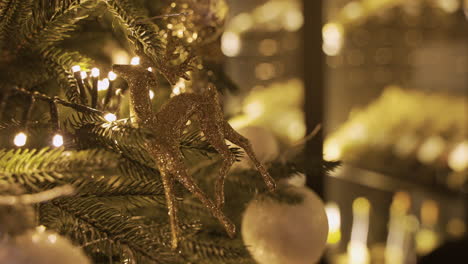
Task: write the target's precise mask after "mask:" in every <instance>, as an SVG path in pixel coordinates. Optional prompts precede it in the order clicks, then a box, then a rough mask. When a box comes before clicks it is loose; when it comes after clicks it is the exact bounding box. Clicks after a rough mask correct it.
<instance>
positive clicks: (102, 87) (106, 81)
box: [98, 78, 109, 91]
mask: <svg viewBox="0 0 468 264" xmlns="http://www.w3.org/2000/svg"><path fill="white" fill-rule="evenodd" d="M108 88H109V79H107V78H104V79H103V80H102V81H101V80H99V81H98V91H105V90H107V89H108Z"/></svg>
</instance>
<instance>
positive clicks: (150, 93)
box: [149, 90, 154, 100]
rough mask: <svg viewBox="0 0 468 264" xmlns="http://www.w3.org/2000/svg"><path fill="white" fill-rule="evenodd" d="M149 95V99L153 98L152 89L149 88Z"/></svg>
mask: <svg viewBox="0 0 468 264" xmlns="http://www.w3.org/2000/svg"><path fill="white" fill-rule="evenodd" d="M149 97H150V99H151V100H152V99H153V98H154V92H153V90H149Z"/></svg>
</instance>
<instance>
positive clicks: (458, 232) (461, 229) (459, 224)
mask: <svg viewBox="0 0 468 264" xmlns="http://www.w3.org/2000/svg"><path fill="white" fill-rule="evenodd" d="M447 233H448V234H449V235H450V236H452V237H453V238H461V237H463V236H464V235H465V233H466V224H465V222H464V221H463V219H460V218H452V219H450V220H449V221H448V223H447Z"/></svg>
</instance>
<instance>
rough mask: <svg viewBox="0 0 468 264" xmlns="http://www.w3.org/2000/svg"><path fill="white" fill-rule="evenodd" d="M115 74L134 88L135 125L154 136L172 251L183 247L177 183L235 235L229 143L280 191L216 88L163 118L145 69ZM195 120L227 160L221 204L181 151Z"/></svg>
mask: <svg viewBox="0 0 468 264" xmlns="http://www.w3.org/2000/svg"><path fill="white" fill-rule="evenodd" d="M114 71H115V72H116V73H117V74H119V75H120V76H122V77H123V78H124V79H126V80H127V82H128V84H129V87H130V105H131V108H130V109H131V118H132V121H134V122H135V123H136V125H137V126H141V127H146V128H149V129H151V130H153V131H154V138H153V139H152V140H151V141H150V142H148V143H147V149H148V152H149V153H150V154H151V156H152V157H153V158H154V160H155V162H156V166H157V167H158V169H159V171H160V173H161V178H162V181H163V185H164V190H165V196H166V200H167V204H168V209H169V212H168V214H169V219H170V224H171V231H172V247H173V248H176V247H177V244H178V233H179V228H178V219H177V207H176V205H175V203H176V201H175V195H174V180H177V181H178V182H180V183H181V184H182V185H183V186H184V187H185V188H187V189H188V190H189V191H190V192H191V193H192V194H193V195H195V197H197V198H198V199H199V200H200V201H201V202H202V203H203V205H204V206H205V207H206V208H207V209H208V210H210V211H211V213H212V215H213V216H214V217H216V218H217V219H218V220H219V221H220V222H221V223H222V224H223V226H224V228H225V229H226V231H227V233H228V234H229V236H231V237H232V236H234V235H235V225H234V224H233V223H232V222H231V221H230V220H229V219H228V218H227V217H226V216H225V215H224V213H223V212H222V211H221V208H222V206H223V204H224V180H225V178H226V175H227V173H228V171H229V169H230V167H231V166H232V164H233V163H234V162H235V157H234V155H233V154H232V153H231V152H230V150H229V148H228V146H227V145H226V143H225V140H228V141H230V142H232V143H234V144H236V145H238V146H239V147H241V148H243V149H244V151H245V152H246V153H247V155H248V156H249V157H250V159H251V160H252V161H253V163H254V164H255V166H256V168H257V170H258V171H259V172H260V174H261V175H262V177H263V179H264V181H265V183H266V185H267V187H268V188H269V189H270V190H271V191H273V190H274V189H275V182H274V180H273V179H272V178H271V176H270V175H269V174H268V171H267V170H266V169H265V168H264V167H263V165H262V164H260V162H259V161H258V160H257V158H256V157H255V154H254V153H253V150H252V147H251V145H250V143H249V141H248V140H247V139H246V138H244V137H242V136H241V135H240V134H238V133H237V132H236V131H235V130H234V129H233V128H232V127H231V126H230V125H229V123H228V122H226V120H225V119H224V115H223V112H222V109H221V106H220V102H219V98H218V94H217V91H216V89H215V88H214V87H213V86H209V87H208V88H207V90H206V91H205V92H203V93H202V94H191V93H183V94H180V95H177V96H174V97H172V98H171V99H169V100H168V101H167V102H166V103H165V104H164V105H163V106H162V107H161V109H160V110H159V111H158V112H157V113H153V110H152V107H151V100H150V98H149V89H150V88H152V87H155V86H156V81H155V79H154V76H153V75H152V73H151V72H148V71H147V70H146V68H145V67H142V66H132V65H114ZM193 116H196V117H197V119H198V120H199V122H200V128H201V130H202V132H203V133H204V135H205V137H206V140H207V141H208V142H209V143H210V144H211V145H212V146H213V147H214V148H215V149H216V151H217V152H218V153H219V154H220V156H221V158H222V160H223V164H222V166H221V169H220V172H219V176H218V179H217V181H216V183H215V198H216V203H215V202H213V201H212V200H211V199H210V198H209V197H208V196H207V195H206V194H205V192H204V191H203V190H201V189H200V187H199V186H198V184H197V183H196V182H195V181H194V179H193V178H192V177H191V176H190V175H188V173H187V169H186V167H185V165H184V161H183V156H182V153H181V152H180V147H179V145H180V141H181V137H182V132H183V130H184V128H185V125H186V123H187V121H188V120H189V119H190V118H192V117H193Z"/></svg>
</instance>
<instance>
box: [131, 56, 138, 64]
mask: <svg viewBox="0 0 468 264" xmlns="http://www.w3.org/2000/svg"><path fill="white" fill-rule="evenodd" d="M130 64H131V65H138V64H140V57H133V58H132V59H131V60H130Z"/></svg>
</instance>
